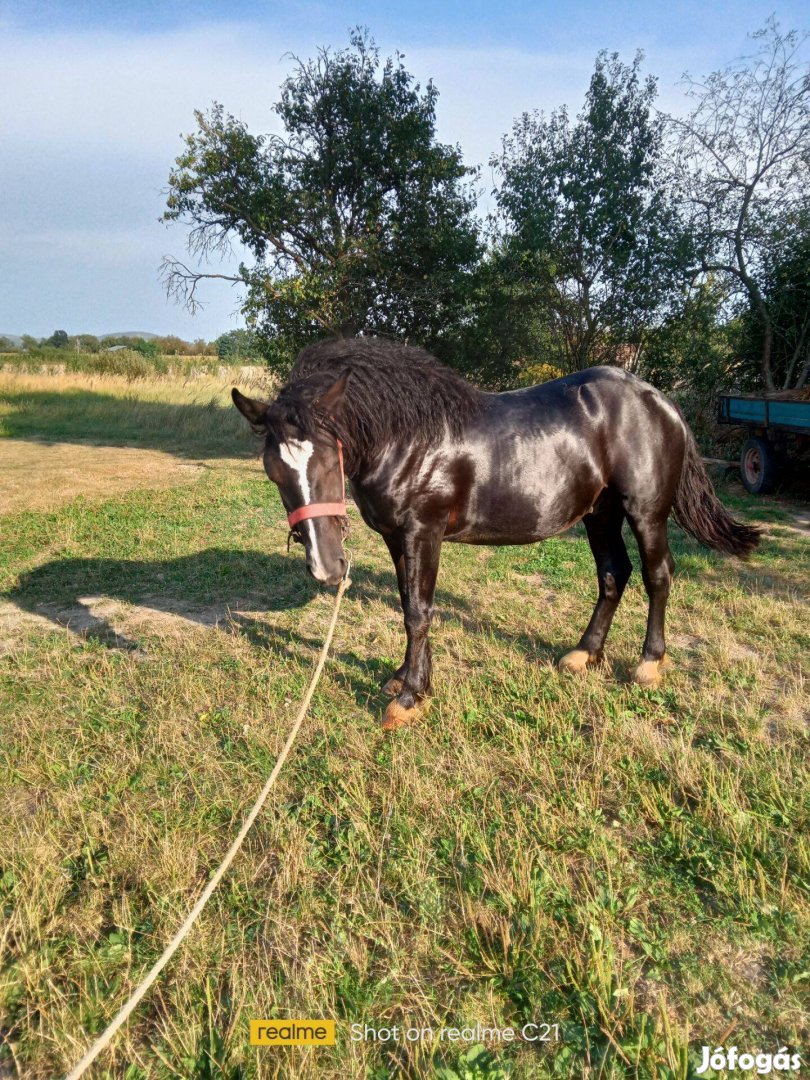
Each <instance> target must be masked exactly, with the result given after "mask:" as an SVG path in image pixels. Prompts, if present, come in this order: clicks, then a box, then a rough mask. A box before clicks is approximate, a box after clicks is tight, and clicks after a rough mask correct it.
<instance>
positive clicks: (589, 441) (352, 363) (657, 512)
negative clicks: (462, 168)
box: [233, 338, 759, 730]
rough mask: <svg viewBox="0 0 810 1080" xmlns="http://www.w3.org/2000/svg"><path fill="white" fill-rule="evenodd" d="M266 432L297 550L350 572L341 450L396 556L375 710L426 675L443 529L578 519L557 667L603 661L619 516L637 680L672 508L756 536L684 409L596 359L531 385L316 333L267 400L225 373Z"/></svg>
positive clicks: (415, 705)
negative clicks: (642, 625) (640, 594)
mask: <svg viewBox="0 0 810 1080" xmlns="http://www.w3.org/2000/svg"><path fill="white" fill-rule="evenodd" d="M233 400H234V403H235V404H236V406H237V408H238V409H239V410H240V411H241V412H242V413H243V414H244V415H245V417H246V418H247V419H248V420H249V421H250V423H251V424H252V425H253V427H254V429H255V430H257V431H258V432H260V433H261V434H262V435H264V436H265V450H264V467H265V469H266V471H267V474H268V476H269V477H270V479H271V480H273V481H274V482H275V483H276V484H277V485H278V488H279V491H280V493H281V499H282V502H283V503H284V506H285V507H286V509H287V512H288V515H289V520H290V526H291V530H292V533H293V536H294V538H295V539H296V540H298V541H300V542H301V543H303V544H304V546H305V548H306V554H307V568H308V569H309V571H310V573H311V574H313V575H314V577H315V578H317V580H318V581H321V582H324V583H325V584H327V585H336V584H337V583H338V582H339V581H340V580H341V578H342V577H343V575H344V574H345V572H346V560H345V559H344V556H343V535H344V526H345V518H344V517H343V515H344V514H345V504H344V501H343V500H344V490H343V456H344V454H345V470H346V473H347V474H348V477H349V481H350V485H351V492H352V495H353V496H354V499H355V502H356V504H357V508H358V509H359V511H360V513H361V515H362V517H363V520H364V521H365V522H366V524H367V525H369V526H370V527H371V528H372V529H375V530H376V531H377V532H379V533H380V534H381V535H382V537H383V539H384V540H385V542H386V544H387V545H388V550H389V551H390V553H391V557H392V559H393V561H394V566H395V568H396V574H397V582H398V585H399V594H400V598H401V600H402V608H403V611H404V613H405V631H406V634H407V639H408V646H407V651H406V654H405V661H404V663H403V664H402V666H401V667H400V668H399V670H398V671H397V672H396V673H395V674H394V675H393V677H392V678H390V679H389V680H388V682H387V683H386V685H385V690H386V691H387V692H388V693H389V694H390V695H392V696H393V697H394V699H395V700H393V701H392V702H391V703H390V704H389V705H388V708H387V709H386V712H385V717H384V720H383V727H384V728H386V729H387V730H390V729H393V728H396V727H399V726H400V725H401V724H404V723H407V722H409V721H410V720H413V719H415V718H416V717H417V716H418V713H419V703H420V702H421V701H422V700H423V699H424V697H425V696H426V695H427V694H429V693H430V689H431V668H432V665H431V657H430V643H429V641H428V630H429V627H430V620H431V615H432V611H433V594H434V591H435V587H436V575H437V572H438V568H439V553H440V548H441V545H442V543H443V542H444V541H453V542H455V543H462V544H531V543H534V542H535V541H537V540H544V539H546V538H547V537H549V536H554V535H555V534H556V533H561V532H563V531H564V530H565V529H568V528H570V526H571V525H573V524H574V522H577V521H580V520H582V521H583V522H584V524H585V529H586V531H587V535H588V540H589V542H590V545H591V551H592V552H593V557H594V560H595V562H596V572H597V577H598V581H599V598H598V600H597V602H596V607H595V608H594V611H593V615H592V616H591V621H590V622H589V623H588V627H587V629H586V630H585V633H584V634H583V635H582V637H581V638H580V641H579V644H578V645H577V647H576V649H574V650H573V651H572V652H569V653H567V654H566V655H565V656H563V658H562V659H561V660H560V667H561V668H563V669H564V670H566V671H573V672H579V671H584V670H585V668H586V667H587V666H588V665H589V664H595V663H598V662H599V661H601V659H602V656H603V649H604V644H605V638H606V636H607V633H608V630H609V628H610V624H611V621H612V619H613V616H614V613H615V611H616V607H617V605H618V603H619V601H620V599H621V596H622V593H623V591H624V588H625V585H626V584H627V580H628V578H629V577H630V571H631V565H630V559H629V558H628V555H627V549H626V548H625V545H624V540H623V539H622V524H623V522H624V519H625V518H627V520H628V522H629V524H630V528H631V529H632V531H633V534H634V535H635V538H636V542H637V543H638V549H639V552H640V555H641V565H642V576H643V578H644V586H645V588H646V590H647V595H648V597H649V615H648V620H647V636H646V638H645V641H644V648H643V651H642V654H641V663H640V664H639V665H638V668H637V669H636V672H635V680H636V682H638V683H640V684H641V685H642V686H653V685H655V684H657V683H658V681H659V679H660V672H661V669H662V667H663V666H664V664H665V659H666V658H665V645H664V613H665V609H666V604H667V597H668V595H669V588H670V581H671V579H672V572H673V568H674V563H673V559H672V555H671V554H670V550H669V544H668V543H667V519H668V517H669V515H670V513H674V515H675V518H676V520H677V521H678V523H679V524H680V525H681V527H682V528H684V529H685V530H686V531H687V532H689V533H691V534H692V535H693V536H694V537H696V538H697V539H698V540H699V541H700V542H701V543H702V544H705V545H706V546H708V547H712V548H716V549H718V550H720V551H725V552H729V553H731V554H734V555H746V554H748V553H749V552H750V551H751V550H752V549H753V548H754V547H755V546H756V544H757V543H758V541H759V534H758V531H757V530H756V529H754V528H751V527H749V526H747V525H743V524H741V523H739V522H737V521H734V520H733V519H732V518H731V517H730V515H729V514H728V512H727V511H726V509H725V507H724V506H723V505H722V503H720V502H719V500H718V499H717V497H716V496H715V494H714V490H713V488H712V485H711V482H710V480H709V478H708V476H707V475H706V470H705V469H704V467H703V464H702V462H701V459H700V454H699V451H698V447H697V444H696V443H695V439H694V436H693V435H692V433H691V432H690V430H689V428H688V427H687V425H686V422H685V420H684V418H683V416H682V414H681V412H680V410H679V409H678V408H677V407H676V406H675V405H673V404H672V402H670V401H668V400H667V398H666V397H664V395H663V394H661V393H660V392H659V391H658V390H656V389H654V388H653V387H652V386H649V385H648V384H647V383H644V382H642V381H641V380H639V379H637V378H635V377H634V376H633V375H629V374H627V373H626V372H624V371H620V370H618V369H616V368H608V367H596V368H590V369H588V370H587V371H580V372H577V373H575V374H573V375H568V376H566V377H565V378H562V379H555V380H554V381H553V382H547V383H543V384H542V385H540V386H533V387H531V388H529V389H526V390H513V391H510V392H508V393H503V394H488V393H484V392H482V391H480V390H477V389H476V388H475V387H473V386H471V385H470V384H469V383H468V382H466V381H465V380H464V379H462V378H461V377H460V376H459V375H457V374H456V373H455V372H453V371H451V370H449V369H448V368H446V367H443V366H442V365H440V364H439V363H437V362H436V361H435V360H434V359H433V358H432V357H431V356H430V355H429V354H427V353H426V352H423V351H422V350H421V349H416V348H411V347H409V346H405V345H399V344H395V343H392V342H389V341H385V340H381V339H374V338H355V339H348V340H338V341H324V342H320V343H318V344H316V345H310V346H309V347H307V348H305V349H304V350H303V351H302V352H301V353H300V355H299V356H298V358H297V360H296V362H295V365H294V367H293V370H292V374H291V376H290V380H289V382H288V383H287V384H286V385H285V386H284V387H283V389H282V390H281V392H280V394H279V395H278V398H277V399H276V400H275V401H274V402H271V403H269V404H268V403H266V402H262V401H255V400H252V399H250V398H247V397H245V396H244V395H242V394H240V393H239V391H238V390H236V389H235V390H234V391H233Z"/></svg>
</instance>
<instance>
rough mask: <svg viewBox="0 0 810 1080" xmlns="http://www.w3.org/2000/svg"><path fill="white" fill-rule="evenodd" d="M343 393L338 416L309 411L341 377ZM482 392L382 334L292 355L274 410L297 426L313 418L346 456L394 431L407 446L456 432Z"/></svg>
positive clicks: (373, 446)
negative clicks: (343, 377) (341, 445)
mask: <svg viewBox="0 0 810 1080" xmlns="http://www.w3.org/2000/svg"><path fill="white" fill-rule="evenodd" d="M343 374H347V375H348V380H347V386H346V392H345V394H344V396H343V400H342V402H341V407H340V410H339V415H338V418H337V419H336V418H335V417H332V416H325V415H315V413H314V411H313V409H312V403H313V401H314V400H315V399H317V397H318V396H320V394H321V393H323V392H325V391H326V390H327V389H328V388H329V387H330V386H331V385H332V384H333V383H334V382H335V381H336V380H337V379H339V378H340V376H341V375H343ZM484 401H485V396H484V395H483V394H482V393H481V391H480V390H477V389H476V388H475V387H474V386H472V384H471V383H468V382H467V381H466V380H465V379H463V378H462V377H461V376H460V375H458V374H456V372H455V371H452V370H451V369H450V368H448V367H445V366H444V365H443V364H440V363H439V361H438V360H436V359H435V357H433V356H431V355H430V353H428V352H425V350H424V349H418V348H414V347H413V346H411V345H400V344H399V343H397V342H393V341H387V340H385V339H384V338H348V339H341V340H328V341H319V342H317V343H316V344H314V345H308V346H307V347H306V348H305V349H302V351H301V352H300V353H299V354H298V357H297V359H296V361H295V364H294V365H293V369H292V372H291V373H290V379H289V381H288V383H287V384H286V386H284V387H283V388H282V390H281V392H280V394H279V395H278V398H277V399H276V402H275V407H276V408H277V409H279V410H280V412H281V413H283V414H286V415H287V416H288V417H289V418H290V419H294V420H295V421H296V423H297V425H298V426H299V427H301V428H303V429H304V430H307V428H310V427H311V425H312V424H313V423H316V422H317V423H319V424H321V425H322V426H323V427H325V428H326V429H327V430H329V431H331V432H332V433H333V434H334V435H336V436H337V437H338V438H339V439H341V440H342V441H343V442H344V443H345V445H346V448H347V457H348V458H349V459H350V460H352V461H358V460H359V459H362V458H366V459H367V458H368V457H370V456H373V455H374V454H375V453H376V452H378V451H379V450H381V449H382V448H383V447H384V446H385V445H386V444H387V443H390V441H391V436H392V435H394V434H401V433H406V434H407V435H408V437H409V438H411V439H412V440H413V442H414V443H423V444H424V443H431V442H438V441H440V440H441V439H443V438H444V437H445V435H446V433H447V432H448V431H449V432H450V434H451V435H454V436H460V435H461V433H462V431H463V430H464V427H465V425H466V424H467V423H468V422H469V420H470V419H471V418H472V417H473V416H475V415H477V414H478V413H479V412H480V410H481V409H482V408H483V404H484Z"/></svg>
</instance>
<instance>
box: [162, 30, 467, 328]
mask: <svg viewBox="0 0 810 1080" xmlns="http://www.w3.org/2000/svg"><path fill="white" fill-rule="evenodd" d="M436 99H437V90H436V88H435V87H434V86H433V84H432V83H428V85H427V86H426V87H425V88H424V90H423V89H422V88H421V87H420V86H419V84H418V83H415V81H414V78H413V76H412V75H411V74H410V73H409V72H408V71H407V70H406V68H405V66H404V63H403V57H402V56H401V55H399V54H397V55H396V57H393V58H388V59H387V60H385V61H384V62H381V60H380V56H379V51H378V49H377V48H376V46H375V44H374V42H373V40H372V39H371V38H370V37H369V36H368V34H367V32H364V31H355V32H354V33H353V34H352V35H351V38H350V45H349V47H348V48H346V49H342V50H339V51H332V50H330V49H321V50H320V51H319V52H318V54H317V56H316V57H315V58H314V59H311V60H308V61H301V60H296V64H295V69H294V71H293V73H292V74H291V75H290V77H289V78H288V79H287V80H286V81H285V82H284V84H283V86H282V89H281V98H280V100H279V102H278V103H277V104H276V105H275V106H274V112H275V114H276V116H277V117H278V119H279V120H280V123H281V127H282V129H283V131H282V133H280V134H270V135H257V134H253V133H251V132H250V131H248V129H247V126H246V125H245V124H244V123H243V122H242V121H240V120H237V119H236V118H235V117H233V116H231V115H229V114H228V113H226V112H225V110H224V108H223V107H222V106H221V105H219V104H215V105H214V106H213V107H212V108H211V109H210V110H209V111H208V112H207V113H203V112H197V113H196V114H195V115H196V120H197V130H196V132H195V133H193V134H191V135H189V136H187V137H186V149H185V151H184V153H183V154H181V156H180V157H179V158H178V159H177V162H176V167H175V168H174V169H173V170H172V172H171V175H170V178H169V191H168V203H167V210H166V213H165V215H164V217H165V220H166V221H181V222H184V223H185V224H187V225H188V226H189V227H190V232H189V248H190V251H191V252H192V254H194V255H197V256H200V255H205V254H207V253H210V252H211V251H212V250H216V249H221V248H222V247H223V246H226V245H228V244H229V243H230V242H231V241H232V240H237V241H239V242H240V243H241V244H242V245H243V246H244V248H245V249H246V250H247V252H249V253H250V255H252V257H253V260H254V261H253V264H252V265H250V266H248V265H245V264H243V265H242V266H241V267H240V270H239V274H238V275H236V276H231V277H230V278H229V280H231V281H234V282H239V283H241V284H243V285H245V286H246V299H245V304H244V311H245V313H246V315H247V316H248V319H249V322H250V323H251V324H252V325H253V326H254V327H256V328H258V329H260V330H262V331H263V332H265V333H266V334H267V335H268V336H271V337H273V338H275V339H282V340H285V341H288V342H289V343H290V345H291V346H292V347H293V348H294V347H297V346H298V345H300V344H301V343H302V342H303V341H305V340H307V339H309V338H311V337H318V336H323V335H324V334H332V335H336V336H344V335H351V334H355V333H357V332H359V331H364V330H365V331H374V332H377V333H382V334H391V335H396V336H398V337H401V338H405V339H409V338H412V337H417V338H418V339H419V340H420V341H422V342H426V343H429V342H431V341H432V340H433V339H435V338H437V337H439V336H440V335H441V334H442V332H443V331H444V330H445V329H446V328H447V327H448V326H450V325H452V323H453V321H454V319H456V318H457V315H458V312H459V310H460V307H461V304H462V302H463V292H464V282H465V275H466V274H467V273H468V271H469V270H470V268H471V267H473V266H474V265H475V263H476V261H477V259H478V257H479V251H480V242H479V237H478V228H477V225H476V222H475V219H474V216H473V210H474V206H475V193H474V191H473V190H472V188H471V186H470V179H471V176H472V172H471V170H470V169H468V168H467V167H466V166H465V165H464V164H463V162H462V159H461V154H460V151H459V150H458V148H456V147H450V146H445V145H443V144H441V143H440V142H438V141H437V139H436ZM164 272H165V276H166V282H167V286H168V288H169V290H170V292H172V293H174V294H175V295H177V296H180V297H182V298H183V299H184V300H185V301H186V302H187V303H189V304H190V305H192V306H193V305H194V304H195V303H196V302H197V287H198V284H199V282H200V280H201V279H202V278H205V277H217V276H221V275H216V274H204V273H198V272H195V271H193V270H192V269H190V268H189V267H187V266H186V265H185V264H183V263H181V262H180V261H178V260H176V259H168V260H166V261H165V264H164Z"/></svg>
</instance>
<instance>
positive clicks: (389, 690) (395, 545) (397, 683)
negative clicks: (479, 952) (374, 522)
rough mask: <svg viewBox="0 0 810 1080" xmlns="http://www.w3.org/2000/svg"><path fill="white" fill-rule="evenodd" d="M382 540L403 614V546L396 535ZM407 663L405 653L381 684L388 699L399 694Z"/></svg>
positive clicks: (405, 581)
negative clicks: (388, 555)
mask: <svg viewBox="0 0 810 1080" xmlns="http://www.w3.org/2000/svg"><path fill="white" fill-rule="evenodd" d="M383 539H384V540H385V544H386V547H387V548H388V551H389V554H390V555H391V559H392V561H393V563H394V569H395V570H396V574H397V586H398V588H399V600H400V603H401V604H402V611H403V613H404V612H405V610H406V605H407V602H408V578H407V574H406V571H405V546H404V544H403V542H402V538H401V537H400V536H398V535H395V536H384V537H383ZM409 651H410V650H409ZM408 662H409V657H408V654H407V653H406V655H405V660H404V661H403V662H402V663H401V664H400V666H399V667H398V668H397V670H396V671H395V672H394V674H393V675H392V676H391V677H390V679H387V680H386V681H385V682H384V683H383V687H382V692H383V693H384V694H388V696H389V697H396V696H397V694H399V693H401V691H402V687H403V684H404V682H405V676H406V675H407V673H408Z"/></svg>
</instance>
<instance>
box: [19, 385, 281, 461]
mask: <svg viewBox="0 0 810 1080" xmlns="http://www.w3.org/2000/svg"><path fill="white" fill-rule="evenodd" d="M2 398H3V401H4V403H5V404H6V405H7V406H9V408H8V409H7V411H6V412H5V414H4V416H3V433H4V435H5V436H6V437H10V438H15V439H36V440H40V441H43V442H50V443H60V442H67V443H78V444H81V445H82V446H115V447H121V446H126V447H133V448H136V449H142V450H161V451H163V452H164V453H167V454H174V455H176V456H177V457H184V458H189V457H190V458H216V457H245V458H250V457H256V456H257V454H258V451H259V447H260V443H259V441H258V440H257V439H256V438H255V437H253V436H251V434H250V432H249V430H248V428H247V425H246V424H245V422H244V420H243V419H242V418H241V417H240V416H239V415H238V414H237V412H236V410H235V409H233V408H229V407H228V406H223V405H220V404H219V403H218V402H217V401H214V400H209V401H200V402H183V403H173V402H164V401H142V400H139V399H135V398H132V399H126V398H121V397H116V396H115V395H114V394H104V393H99V392H97V391H95V390H53V391H49V390H34V391H31V390H6V391H4V393H3V395H2Z"/></svg>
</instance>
